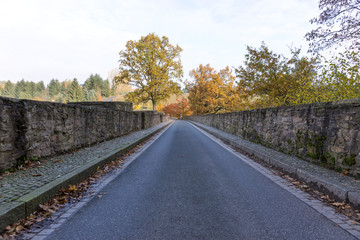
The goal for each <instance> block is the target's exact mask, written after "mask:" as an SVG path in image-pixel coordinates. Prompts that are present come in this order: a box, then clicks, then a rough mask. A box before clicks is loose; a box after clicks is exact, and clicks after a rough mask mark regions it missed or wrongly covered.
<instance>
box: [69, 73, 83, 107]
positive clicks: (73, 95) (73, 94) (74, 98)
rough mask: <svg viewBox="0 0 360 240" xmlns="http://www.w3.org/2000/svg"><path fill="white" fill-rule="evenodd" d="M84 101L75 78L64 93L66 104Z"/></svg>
mask: <svg viewBox="0 0 360 240" xmlns="http://www.w3.org/2000/svg"><path fill="white" fill-rule="evenodd" d="M83 100H84V93H83V91H82V89H81V87H80V85H79V83H78V81H77V79H76V78H74V80H73V81H72V82H71V84H70V85H69V87H68V88H67V91H66V101H67V102H81V101H83Z"/></svg>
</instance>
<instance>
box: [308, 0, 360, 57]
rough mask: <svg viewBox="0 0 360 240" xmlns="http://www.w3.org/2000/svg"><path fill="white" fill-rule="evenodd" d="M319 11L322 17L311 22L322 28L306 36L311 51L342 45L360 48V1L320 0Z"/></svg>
mask: <svg viewBox="0 0 360 240" xmlns="http://www.w3.org/2000/svg"><path fill="white" fill-rule="evenodd" d="M319 9H320V10H321V11H322V12H321V13H320V15H319V16H318V17H316V18H313V19H311V20H310V22H311V23H312V24H313V23H314V24H318V25H321V26H320V27H318V28H316V29H314V30H312V31H311V32H309V33H307V34H306V35H305V37H306V39H307V40H308V41H310V49H309V51H315V52H316V51H319V50H322V49H325V48H329V47H331V46H333V45H342V44H345V45H349V46H350V48H351V49H355V48H358V49H359V48H360V1H359V0H320V1H319Z"/></svg>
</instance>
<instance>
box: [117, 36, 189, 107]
mask: <svg viewBox="0 0 360 240" xmlns="http://www.w3.org/2000/svg"><path fill="white" fill-rule="evenodd" d="M181 51H182V49H181V48H180V47H179V46H178V45H176V46H173V45H171V44H170V42H169V39H168V38H167V37H165V36H163V37H161V38H160V37H158V36H157V35H155V34H154V33H151V34H148V35H147V36H145V37H141V38H140V40H139V41H132V40H131V41H128V42H127V43H126V49H125V50H123V51H120V53H119V54H120V75H119V76H116V77H115V78H114V82H116V83H123V84H124V83H126V84H130V85H132V86H135V87H136V89H135V90H134V91H133V92H130V93H128V94H127V95H126V97H125V98H126V100H128V101H131V102H134V103H135V104H139V103H146V102H148V101H151V102H152V106H153V109H155V108H156V104H157V103H158V102H159V101H162V100H165V99H167V98H169V97H170V95H171V94H180V92H181V90H180V86H179V84H178V83H176V80H178V79H179V78H181V77H182V74H183V72H182V65H181V60H180V52H181Z"/></svg>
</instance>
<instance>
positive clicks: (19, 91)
mask: <svg viewBox="0 0 360 240" xmlns="http://www.w3.org/2000/svg"><path fill="white" fill-rule="evenodd" d="M26 86H27V84H26V82H25V80H24V79H21V81H19V82H17V83H16V84H15V97H16V98H19V99H23V98H24V96H25V95H24V94H23V93H25V92H26ZM26 96H27V97H26V98H28V95H26Z"/></svg>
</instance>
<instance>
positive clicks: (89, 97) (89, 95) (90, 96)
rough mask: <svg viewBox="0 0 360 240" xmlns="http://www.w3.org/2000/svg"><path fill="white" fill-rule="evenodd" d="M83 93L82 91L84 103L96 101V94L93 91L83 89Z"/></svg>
mask: <svg viewBox="0 0 360 240" xmlns="http://www.w3.org/2000/svg"><path fill="white" fill-rule="evenodd" d="M83 91H84V99H85V101H90V102H93V101H97V98H98V93H97V92H96V91H95V90H94V89H91V90H89V91H88V90H87V89H86V88H83Z"/></svg>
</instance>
